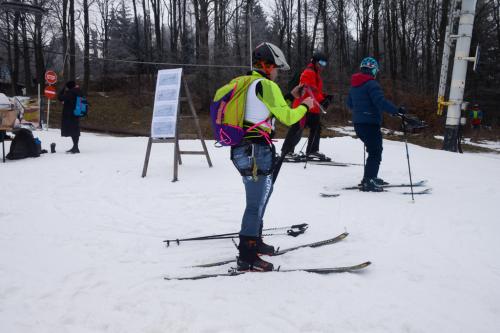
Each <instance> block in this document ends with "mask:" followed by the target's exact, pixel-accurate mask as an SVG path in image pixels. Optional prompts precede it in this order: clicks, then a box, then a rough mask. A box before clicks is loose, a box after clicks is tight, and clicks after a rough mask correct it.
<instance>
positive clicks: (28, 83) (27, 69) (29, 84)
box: [21, 16, 33, 95]
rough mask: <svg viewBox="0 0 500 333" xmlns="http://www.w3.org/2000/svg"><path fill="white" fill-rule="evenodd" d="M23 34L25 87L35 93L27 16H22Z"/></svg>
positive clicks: (29, 91) (28, 92)
mask: <svg viewBox="0 0 500 333" xmlns="http://www.w3.org/2000/svg"><path fill="white" fill-rule="evenodd" d="M21 34H22V38H23V64H24V87H25V88H26V94H27V95H31V94H33V80H32V77H31V57H30V47H29V45H28V34H27V32H26V16H21Z"/></svg>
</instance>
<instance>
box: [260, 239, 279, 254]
mask: <svg viewBox="0 0 500 333" xmlns="http://www.w3.org/2000/svg"><path fill="white" fill-rule="evenodd" d="M274 252H275V250H274V246H272V245H269V244H266V243H264V241H263V240H262V237H259V238H258V239H257V254H263V255H267V256H272V255H273V254H274Z"/></svg>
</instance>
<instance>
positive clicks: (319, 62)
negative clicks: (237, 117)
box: [281, 52, 332, 160]
mask: <svg viewBox="0 0 500 333" xmlns="http://www.w3.org/2000/svg"><path fill="white" fill-rule="evenodd" d="M327 64H328V63H327V58H326V56H325V55H324V54H323V53H321V52H315V53H314V54H313V56H312V58H311V60H310V62H309V64H308V65H307V67H306V68H305V69H304V71H303V72H302V74H301V75H300V81H299V85H300V87H301V88H300V89H299V92H298V94H296V95H295V96H294V97H295V100H294V101H293V104H292V107H297V106H298V105H300V104H301V103H302V101H303V100H304V99H306V98H307V97H312V98H313V100H314V107H313V108H311V109H310V110H309V111H308V112H307V114H306V116H305V117H304V118H303V119H302V120H301V121H300V122H298V123H296V124H294V125H293V126H292V127H290V129H289V130H288V133H287V135H286V138H285V142H284V143H283V146H282V148H281V155H282V156H286V157H290V158H293V157H294V155H293V150H294V148H295V146H296V145H297V143H299V141H300V138H301V137H302V131H303V129H304V127H309V137H308V140H307V148H306V156H307V158H308V159H317V160H330V159H329V158H327V157H326V156H325V155H324V154H322V153H320V152H319V140H320V135H321V123H320V114H321V112H322V109H323V110H324V109H326V108H327V107H328V105H329V104H330V102H331V100H332V96H331V95H326V94H325V93H324V92H323V80H322V79H321V72H322V71H323V70H324V69H325V67H326V65H327ZM287 155H288V156H287Z"/></svg>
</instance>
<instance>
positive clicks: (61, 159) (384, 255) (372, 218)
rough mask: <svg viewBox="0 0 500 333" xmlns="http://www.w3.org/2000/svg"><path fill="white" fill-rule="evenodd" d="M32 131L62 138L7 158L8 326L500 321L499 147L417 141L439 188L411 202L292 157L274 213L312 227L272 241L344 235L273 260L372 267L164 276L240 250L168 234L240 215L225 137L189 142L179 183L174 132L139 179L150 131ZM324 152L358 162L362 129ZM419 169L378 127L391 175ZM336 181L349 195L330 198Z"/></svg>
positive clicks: (136, 328) (278, 326)
mask: <svg viewBox="0 0 500 333" xmlns="http://www.w3.org/2000/svg"><path fill="white" fill-rule="evenodd" d="M35 136H39V137H40V139H41V140H42V145H43V147H44V148H47V147H49V145H50V142H56V143H57V147H56V149H57V150H58V153H56V154H50V153H49V154H45V155H43V156H42V157H40V158H36V159H24V160H20V161H8V162H7V163H5V164H1V165H0V170H1V171H0V181H1V183H2V185H3V188H2V189H3V191H2V194H1V200H0V202H2V207H1V210H0V332H16V333H18V332H21V333H24V332H37V333H39V332H71V333H74V332H76V333H79V332H235V331H239V332H255V331H258V332H498V331H500V290H499V289H498V285H499V284H500V262H499V261H498V254H499V253H500V251H499V250H500V243H499V242H498V235H499V234H500V224H499V223H498V220H499V219H498V202H499V199H500V195H499V191H498V189H499V188H500V177H499V176H498V170H499V166H500V157H499V156H498V155H494V154H484V153H481V154H472V153H466V154H454V153H449V152H444V151H439V150H430V149H426V148H422V147H418V146H415V145H409V148H410V159H411V166H412V172H413V179H414V180H420V179H427V180H428V184H427V186H428V187H432V189H433V191H432V194H430V195H422V196H416V197H415V202H414V203H411V197H410V196H402V195H400V194H397V193H391V192H387V193H379V194H373V193H361V192H359V191H342V190H341V188H342V187H345V186H352V185H355V184H357V183H358V182H359V180H360V178H361V176H362V167H359V166H350V167H346V168H339V167H328V166H321V165H313V164H308V165H307V168H306V169H304V164H303V163H296V164H284V165H283V168H282V170H281V173H280V175H279V177H278V180H277V182H276V187H275V189H274V193H273V195H272V197H271V200H270V202H269V205H268V209H267V212H266V216H265V227H277V226H284V225H290V224H298V223H304V222H306V223H309V225H310V228H309V229H308V231H307V232H306V233H305V234H303V235H300V236H299V237H297V238H292V237H287V236H276V237H269V238H268V239H267V240H268V242H270V243H271V244H274V245H275V246H280V247H282V248H285V247H288V246H294V245H298V244H302V243H306V242H313V241H318V240H322V239H326V238H330V237H332V236H335V235H337V234H339V233H341V232H343V231H344V230H346V231H348V232H349V233H350V235H349V236H348V237H347V238H346V239H345V240H343V241H341V242H339V243H337V244H333V245H328V246H325V247H320V248H316V249H311V248H305V249H301V250H298V251H294V252H291V253H288V254H285V255H283V256H279V257H273V258H271V259H270V261H271V262H273V263H274V264H275V266H279V265H281V266H282V268H297V267H309V268H314V267H329V266H343V265H350V264H358V263H361V262H363V261H366V260H370V261H372V263H373V264H372V265H371V266H370V267H368V268H367V269H365V270H364V271H362V272H359V273H352V274H351V273H345V274H332V275H315V274H311V273H305V272H293V273H266V274H245V275H243V276H238V277H218V278H213V279H205V280H198V281H165V280H163V277H164V276H167V275H168V276H191V275H197V274H203V273H207V274H210V273H217V272H224V271H225V270H227V268H229V267H230V266H231V265H225V266H223V267H212V268H192V267H190V266H192V265H195V264H201V263H207V262H212V261H216V260H219V259H224V258H230V257H231V256H234V255H236V249H235V247H234V245H233V244H232V242H231V241H230V240H218V241H204V242H196V243H195V242H192V243H190V242H185V243H181V245H180V246H177V245H176V244H171V245H170V247H169V248H166V247H165V245H164V243H163V242H162V241H163V240H164V239H167V238H176V237H179V238H180V237H192V236H198V235H203V234H215V233H223V232H232V231H237V230H238V228H239V225H240V223H241V215H242V213H243V210H244V206H245V196H244V190H243V184H242V182H241V179H240V176H239V175H238V174H237V172H236V171H235V170H234V167H233V165H232V163H231V161H230V160H229V150H228V149H216V148H214V147H213V142H210V141H208V142H207V145H208V148H209V151H210V154H211V158H212V161H213V163H214V167H213V168H208V166H207V163H206V160H205V158H204V156H188V155H183V157H182V161H183V164H182V165H181V166H180V167H179V181H178V182H176V183H172V182H171V179H172V160H173V158H172V155H173V145H172V144H154V145H153V148H152V154H151V159H150V164H149V170H148V175H147V177H146V178H141V177H140V175H141V171H142V165H143V162H144V156H145V151H146V144H147V138H124V137H110V136H104V135H96V134H89V133H83V135H82V138H81V140H80V142H81V151H82V153H81V154H79V155H67V154H65V153H64V152H63V151H64V150H65V149H68V148H69V145H70V140H69V138H61V137H59V132H58V131H57V130H50V131H49V132H35ZM281 143H282V141H280V142H279V143H278V146H279V145H281ZM302 144H303V142H301V143H299V144H298V147H301V146H302ZM180 145H181V149H186V150H200V149H201V145H200V143H199V142H198V141H181V143H180ZM8 147H9V142H7V143H6V149H7V150H8ZM321 151H322V152H324V153H326V154H327V155H329V156H331V157H333V159H334V160H336V161H341V162H352V163H362V162H363V160H362V158H363V154H362V153H363V145H362V143H361V142H360V141H358V140H355V139H353V138H350V137H342V138H334V139H324V140H322V141H321ZM407 172H408V170H407V164H406V152H405V148H404V143H403V142H395V141H387V140H384V153H383V161H382V165H381V169H380V176H381V177H382V178H384V179H386V180H388V181H390V182H391V183H400V182H407V181H408V173H407ZM325 188H328V189H329V190H331V191H335V192H337V191H338V192H339V193H342V195H341V196H340V197H338V198H321V197H320V196H319V193H320V192H321V191H323V190H324V189H325ZM389 191H392V192H398V191H400V189H389Z"/></svg>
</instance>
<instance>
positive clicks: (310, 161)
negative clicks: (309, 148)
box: [284, 158, 363, 167]
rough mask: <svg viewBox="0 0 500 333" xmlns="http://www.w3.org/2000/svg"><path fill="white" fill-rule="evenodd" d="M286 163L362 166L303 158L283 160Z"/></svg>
mask: <svg viewBox="0 0 500 333" xmlns="http://www.w3.org/2000/svg"><path fill="white" fill-rule="evenodd" d="M284 161H285V162H287V163H305V162H306V161H307V163H308V164H317V165H329V166H338V167H347V166H351V165H357V166H360V165H361V166H362V165H363V164H358V163H347V162H336V161H332V160H318V159H307V160H306V159H305V158H300V159H285V160H284Z"/></svg>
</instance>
